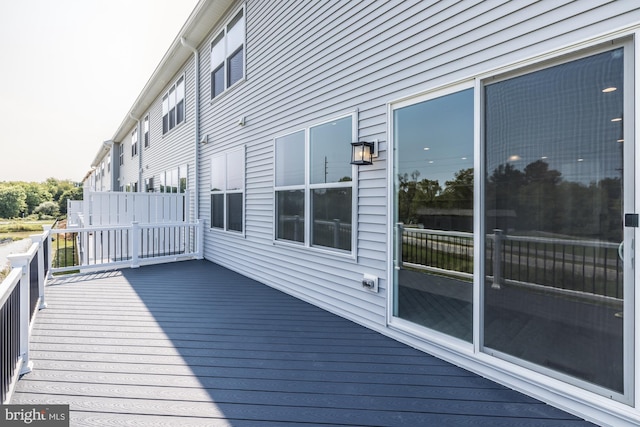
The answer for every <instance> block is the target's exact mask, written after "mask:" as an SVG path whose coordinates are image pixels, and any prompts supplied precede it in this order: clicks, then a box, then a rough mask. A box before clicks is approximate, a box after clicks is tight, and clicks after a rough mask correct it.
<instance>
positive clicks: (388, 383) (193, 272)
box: [11, 261, 591, 427]
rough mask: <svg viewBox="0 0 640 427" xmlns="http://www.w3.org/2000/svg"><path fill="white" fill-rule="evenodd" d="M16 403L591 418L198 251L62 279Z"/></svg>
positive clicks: (454, 418) (85, 411) (103, 419)
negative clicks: (174, 259)
mask: <svg viewBox="0 0 640 427" xmlns="http://www.w3.org/2000/svg"><path fill="white" fill-rule="evenodd" d="M47 303H48V305H49V308H47V309H46V310H43V311H41V312H39V313H38V316H37V318H36V324H35V325H34V328H33V335H32V339H31V343H32V346H31V349H32V353H31V359H32V360H33V361H34V364H35V370H34V371H33V372H32V373H30V374H28V375H25V376H24V377H23V378H22V379H21V380H20V381H19V382H18V385H17V388H16V392H15V395H14V397H13V399H12V402H11V403H16V404H20V403H28V404H32V403H45V404H56V403H58V404H69V405H70V407H71V419H72V424H71V425H77V426H90V425H105V424H108V425H149V426H151V425H153V426H162V425H166V426H174V425H180V426H189V425H193V426H203V425H207V426H247V427H251V426H270V425H273V426H287V425H305V426H312V425H318V426H321V425H322V426H329V425H331V426H337V425H345V426H358V425H367V426H412V427H413V426H419V425H447V426H451V425H453V426H455V425H474V426H483V425H486V426H586V425H591V424H589V423H587V422H585V421H583V420H580V419H578V418H576V417H574V416H572V415H569V414H567V413H565V412H563V411H560V410H558V409H556V408H553V407H551V406H549V405H546V404H544V403H541V402H539V401H536V400H535V399H532V398H530V397H527V396H525V395H523V394H521V393H518V392H515V391H512V390H509V389H507V388H505V387H503V386H501V385H499V384H496V383H494V382H491V381H489V380H487V379H484V378H481V377H479V376H477V375H475V374H472V373H470V372H468V371H465V370H463V369H461V368H458V367H456V366H454V365H451V364H448V363H446V362H443V361H441V360H439V359H437V358H434V357H432V356H430V355H428V354H424V353H422V352H419V351H417V350H415V349H412V348H410V347H407V346H405V345H403V344H401V343H398V342H396V341H394V340H392V339H389V338H387V337H384V336H382V335H380V334H378V333H375V332H373V331H371V330H368V329H366V328H364V327H361V326H359V325H356V324H354V323H352V322H349V321H347V320H345V319H342V318H340V317H337V316H335V315H332V314H330V313H328V312H325V311H323V310H321V309H319V308H317V307H314V306H312V305H309V304H306V303H304V302H302V301H299V300H297V299H295V298H293V297H291V296H288V295H286V294H283V293H281V292H278V291H276V290H274V289H272V288H269V287H267V286H264V285H262V284H260V283H258V282H255V281H253V280H250V279H248V278H246V277H243V276H240V275H238V274H235V273H233V272H231V271H229V270H226V269H224V268H222V267H220V266H217V265H215V264H212V263H209V262H206V261H189V262H181V263H175V264H165V265H158V266H149V267H143V268H140V269H135V270H122V271H119V272H109V273H100V274H91V275H83V276H69V277H63V278H57V279H55V280H54V281H52V283H51V284H50V286H48V287H47Z"/></svg>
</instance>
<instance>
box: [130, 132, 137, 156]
mask: <svg viewBox="0 0 640 427" xmlns="http://www.w3.org/2000/svg"><path fill="white" fill-rule="evenodd" d="M137 155H138V128H135V129H134V130H133V132H131V157H135V156H137Z"/></svg>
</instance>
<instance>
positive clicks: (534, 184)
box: [397, 160, 622, 241]
mask: <svg viewBox="0 0 640 427" xmlns="http://www.w3.org/2000/svg"><path fill="white" fill-rule="evenodd" d="M419 177H420V172H419V171H414V172H412V173H411V174H407V173H404V174H400V175H398V184H397V185H398V190H399V191H398V220H399V221H401V222H403V223H405V224H420V223H423V224H424V223H425V222H426V221H427V222H428V221H429V220H433V219H430V218H428V216H429V214H428V212H429V211H431V212H437V215H439V216H441V217H446V216H447V215H448V216H449V217H451V218H453V217H454V216H456V215H457V216H460V215H465V214H466V215H471V212H472V210H473V199H474V193H473V169H472V168H469V169H462V170H460V171H458V172H456V173H455V175H454V179H452V180H449V181H446V182H445V183H444V186H442V185H441V184H440V183H439V182H438V181H437V180H430V179H421V180H420V179H419ZM485 211H486V218H485V224H486V229H487V230H488V232H491V231H490V230H493V229H494V228H498V229H502V230H504V231H515V232H526V233H530V232H538V233H539V232H542V233H551V234H555V235H568V236H569V235H570V236H576V237H582V238H599V239H605V240H610V241H619V240H621V230H622V180H621V178H619V177H603V178H602V179H600V180H594V181H592V182H590V183H584V182H576V181H569V180H565V179H563V177H562V173H561V172H560V171H558V170H555V169H551V168H549V164H548V163H546V162H544V161H542V160H537V161H534V162H532V163H530V164H528V165H527V166H526V167H525V168H524V169H523V170H519V169H517V168H515V167H514V166H513V165H511V164H501V165H499V166H498V167H497V168H496V169H494V170H493V171H492V172H491V173H490V174H488V175H487V177H486V181H485ZM447 212H449V213H448V214H447ZM449 223H451V221H449ZM463 225H464V227H463V228H460V230H459V231H472V222H470V219H468V221H467V222H465V223H463ZM430 226H431V227H436V228H437V225H435V226H434V225H433V224H430ZM458 228H459V227H458ZM451 229H456V227H453V228H451Z"/></svg>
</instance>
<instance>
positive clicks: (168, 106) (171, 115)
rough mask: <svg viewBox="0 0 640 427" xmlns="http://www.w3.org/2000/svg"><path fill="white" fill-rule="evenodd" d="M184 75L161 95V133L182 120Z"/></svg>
mask: <svg viewBox="0 0 640 427" xmlns="http://www.w3.org/2000/svg"><path fill="white" fill-rule="evenodd" d="M184 90H185V89H184V76H182V77H180V78H179V79H178V80H177V81H176V83H175V84H174V85H173V86H171V87H170V88H169V91H168V92H167V93H166V94H165V95H164V96H163V97H162V134H163V135H164V134H165V133H167V132H169V131H170V130H171V129H173V128H174V127H176V126H177V125H179V124H180V123H182V122H183V121H184V115H185V113H184Z"/></svg>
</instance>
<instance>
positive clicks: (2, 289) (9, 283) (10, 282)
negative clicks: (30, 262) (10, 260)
mask: <svg viewBox="0 0 640 427" xmlns="http://www.w3.org/2000/svg"><path fill="white" fill-rule="evenodd" d="M20 277H22V270H21V269H20V268H12V269H11V272H10V273H9V275H8V276H7V277H5V278H4V280H3V281H2V282H1V283H0V307H2V306H3V305H4V303H5V302H6V301H7V298H9V295H11V292H13V290H14V289H15V287H16V286H17V284H18V283H20Z"/></svg>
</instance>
